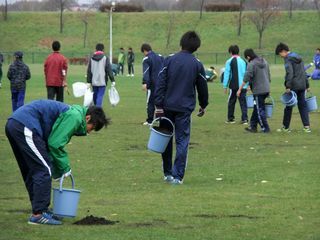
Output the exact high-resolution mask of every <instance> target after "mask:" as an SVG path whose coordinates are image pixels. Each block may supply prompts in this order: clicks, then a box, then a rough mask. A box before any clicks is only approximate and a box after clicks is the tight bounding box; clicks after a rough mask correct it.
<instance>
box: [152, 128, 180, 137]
mask: <svg viewBox="0 0 320 240" xmlns="http://www.w3.org/2000/svg"><path fill="white" fill-rule="evenodd" d="M150 129H151V131H154V132H156V133H158V134H160V135H162V136H165V137H172V136H173V134H174V132H173V131H172V133H171V134H170V135H169V134H165V133H163V132H159V131H157V130H155V129H154V127H151V128H150Z"/></svg>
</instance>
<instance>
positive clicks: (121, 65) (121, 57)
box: [118, 47, 126, 75]
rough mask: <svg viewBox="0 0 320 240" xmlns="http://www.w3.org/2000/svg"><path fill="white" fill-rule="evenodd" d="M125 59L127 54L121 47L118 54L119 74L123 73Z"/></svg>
mask: <svg viewBox="0 0 320 240" xmlns="http://www.w3.org/2000/svg"><path fill="white" fill-rule="evenodd" d="M125 60H126V55H125V53H124V48H122V47H121V48H120V52H119V55H118V66H119V74H120V73H121V75H123V71H124V63H125Z"/></svg>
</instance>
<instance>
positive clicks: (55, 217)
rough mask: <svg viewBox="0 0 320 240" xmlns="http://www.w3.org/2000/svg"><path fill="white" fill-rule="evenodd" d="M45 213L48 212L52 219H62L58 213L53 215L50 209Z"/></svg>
mask: <svg viewBox="0 0 320 240" xmlns="http://www.w3.org/2000/svg"><path fill="white" fill-rule="evenodd" d="M46 213H47V214H49V215H50V216H51V217H52V218H53V219H54V220H58V221H62V220H63V217H60V216H58V215H55V214H54V213H53V212H52V211H51V210H49V209H48V210H47V211H46Z"/></svg>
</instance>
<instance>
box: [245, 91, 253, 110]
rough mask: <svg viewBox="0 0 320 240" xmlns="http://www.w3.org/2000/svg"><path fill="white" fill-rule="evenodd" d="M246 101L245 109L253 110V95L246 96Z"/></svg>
mask: <svg viewBox="0 0 320 240" xmlns="http://www.w3.org/2000/svg"><path fill="white" fill-rule="evenodd" d="M246 101H247V108H253V106H254V102H253V95H252V94H251V95H247V96H246Z"/></svg>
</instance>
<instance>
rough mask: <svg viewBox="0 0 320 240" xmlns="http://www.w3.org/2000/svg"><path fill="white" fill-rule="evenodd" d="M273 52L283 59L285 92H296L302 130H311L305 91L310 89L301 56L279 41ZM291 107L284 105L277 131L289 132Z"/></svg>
mask: <svg viewBox="0 0 320 240" xmlns="http://www.w3.org/2000/svg"><path fill="white" fill-rule="evenodd" d="M275 53H276V55H280V56H281V57H282V58H283V59H284V66H285V70H286V76H285V82H284V85H285V88H286V92H290V91H294V92H295V93H296V94H297V99H298V108H299V113H300V117H301V120H302V124H303V131H304V132H306V133H309V132H311V130H310V122H309V112H308V109H307V103H306V99H305V92H306V90H307V91H309V90H310V89H309V81H308V78H307V76H306V73H305V70H304V63H303V61H302V58H301V57H300V56H299V55H298V54H297V53H294V52H291V51H290V49H289V47H288V45H286V44H284V43H279V44H278V45H277V47H276V50H275ZM292 108H293V107H292V106H286V107H285V109H284V115H283V122H282V124H283V127H282V128H281V129H278V131H279V132H290V129H289V126H290V121H291V115H292Z"/></svg>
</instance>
